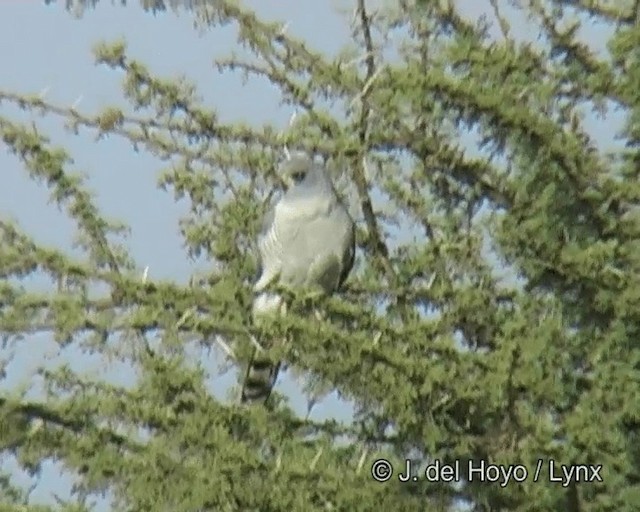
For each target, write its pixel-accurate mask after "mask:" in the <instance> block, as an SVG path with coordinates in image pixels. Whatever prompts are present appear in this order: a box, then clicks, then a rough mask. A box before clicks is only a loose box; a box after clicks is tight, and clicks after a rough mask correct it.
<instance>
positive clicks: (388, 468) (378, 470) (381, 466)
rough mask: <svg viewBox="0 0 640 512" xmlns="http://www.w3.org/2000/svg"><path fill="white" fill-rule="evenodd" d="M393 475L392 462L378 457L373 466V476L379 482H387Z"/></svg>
mask: <svg viewBox="0 0 640 512" xmlns="http://www.w3.org/2000/svg"><path fill="white" fill-rule="evenodd" d="M391 475H393V466H392V465H391V462H389V461H388V460H385V459H378V460H377V461H375V462H374V463H373V465H372V466H371V476H372V477H373V479H374V480H375V481H377V482H387V481H388V480H390V479H391Z"/></svg>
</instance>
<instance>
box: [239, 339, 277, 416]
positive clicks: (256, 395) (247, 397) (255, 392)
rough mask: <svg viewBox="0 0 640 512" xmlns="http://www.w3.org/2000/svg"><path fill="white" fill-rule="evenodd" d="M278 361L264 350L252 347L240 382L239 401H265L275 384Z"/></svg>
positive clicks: (251, 402) (247, 402) (255, 402)
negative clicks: (270, 357)
mask: <svg viewBox="0 0 640 512" xmlns="http://www.w3.org/2000/svg"><path fill="white" fill-rule="evenodd" d="M279 370H280V363H279V362H277V363H274V362H273V361H272V360H271V359H269V357H268V354H267V353H266V352H265V351H264V350H260V349H259V348H257V347H256V348H254V351H253V354H252V355H251V359H250V360H249V364H248V365H247V372H246V374H245V376H244V381H243V383H242V392H241V394H240V403H243V404H258V403H265V402H266V401H267V399H268V398H269V396H271V391H272V390H273V387H274V386H275V384H276V379H277V378H278V371H279Z"/></svg>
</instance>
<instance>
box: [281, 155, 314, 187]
mask: <svg viewBox="0 0 640 512" xmlns="http://www.w3.org/2000/svg"><path fill="white" fill-rule="evenodd" d="M313 169H314V163H313V159H312V158H311V157H310V156H309V155H307V154H305V153H295V154H292V155H291V157H290V158H288V159H287V160H285V161H284V162H282V163H281V164H280V167H279V169H278V175H279V177H280V179H281V180H282V183H283V185H284V187H285V189H286V190H289V189H291V188H293V187H295V186H296V185H300V184H301V183H303V182H304V181H305V180H307V178H309V177H310V175H311V173H312V171H313Z"/></svg>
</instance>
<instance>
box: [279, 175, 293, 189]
mask: <svg viewBox="0 0 640 512" xmlns="http://www.w3.org/2000/svg"><path fill="white" fill-rule="evenodd" d="M278 182H279V183H280V186H281V187H282V189H283V190H284V191H285V192H286V191H287V190H289V188H291V186H292V185H293V181H292V180H291V178H289V177H288V176H284V177H283V176H279V177H278Z"/></svg>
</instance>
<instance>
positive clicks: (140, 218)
mask: <svg viewBox="0 0 640 512" xmlns="http://www.w3.org/2000/svg"><path fill="white" fill-rule="evenodd" d="M115 3H116V5H115V6H114V5H112V3H111V2H109V1H107V0H103V1H102V2H101V3H100V4H99V5H98V7H97V8H96V10H88V11H86V12H85V14H84V16H83V17H82V18H81V19H75V18H74V17H73V16H72V15H71V14H70V13H68V12H66V11H65V10H64V9H63V6H62V4H59V5H55V4H53V5H49V6H45V5H44V4H43V3H42V2H36V1H24V0H22V1H21V0H5V1H3V2H0V48H2V50H0V56H1V60H2V74H1V75H0V89H1V90H3V91H12V92H24V93H42V94H44V95H45V97H46V99H47V100H48V101H51V102H53V103H56V104H59V105H63V106H70V105H72V104H75V105H76V107H77V108H78V110H80V111H82V112H87V113H95V112H97V111H99V110H100V109H102V108H103V107H106V106H108V105H114V104H116V105H125V103H124V101H123V99H122V94H121V87H120V80H121V76H120V75H119V74H118V73H116V72H114V71H112V70H109V69H107V68H105V67H96V66H95V65H94V64H93V57H92V53H91V48H92V46H93V45H94V44H95V43H96V42H98V41H100V40H106V41H113V40H115V39H117V38H122V37H123V38H125V39H126V41H127V44H128V54H129V55H130V56H131V57H132V58H136V59H139V60H141V61H142V62H144V63H146V64H147V65H148V66H149V68H150V70H151V71H152V73H154V74H157V75H160V76H179V75H185V76H187V77H188V78H189V79H190V80H191V81H193V82H194V83H195V84H197V86H198V90H199V94H200V95H201V96H202V97H203V100H204V103H205V104H206V105H208V106H210V107H213V108H216V109H217V110H218V113H219V116H220V120H221V121H243V122H247V123H256V124H262V123H267V122H272V123H275V124H276V125H279V126H282V127H284V126H285V125H286V123H287V120H288V119H289V117H290V115H291V113H292V111H291V109H290V108H286V107H282V106H281V105H280V104H279V95H278V93H277V91H276V90H275V88H274V87H273V86H271V85H270V84H268V83H266V82H264V81H260V80H252V81H249V83H248V84H246V85H243V84H242V81H241V79H240V77H238V76H234V75H229V74H226V75H219V74H217V72H216V71H215V69H214V67H213V66H212V63H213V59H214V58H215V57H217V56H223V55H227V54H229V53H230V51H232V50H233V49H234V48H235V46H236V41H235V37H234V30H233V28H232V27H225V28H222V29H215V30H214V31H207V32H198V31H196V30H194V28H193V20H192V17H191V15H190V14H189V13H186V12H181V13H180V14H179V15H176V14H174V13H172V12H168V13H161V14H158V15H156V16H152V15H151V14H148V13H144V11H142V9H141V8H140V7H138V5H137V3H136V2H131V5H130V6H128V7H127V8H122V7H120V6H119V5H118V4H119V2H115ZM247 4H248V5H250V6H252V7H254V8H256V9H257V11H258V12H259V13H260V14H261V15H262V16H263V17H266V18H268V19H272V20H281V21H283V22H288V23H289V25H288V31H289V32H290V33H292V34H295V35H298V36H302V37H304V38H306V40H307V41H308V43H309V45H310V46H312V47H314V48H316V49H320V50H322V51H324V52H326V53H328V54H334V53H335V52H337V51H338V49H339V48H340V47H341V46H342V45H343V44H344V43H345V42H346V41H347V40H348V21H349V18H350V16H349V15H346V16H343V15H342V14H340V13H339V12H338V11H337V10H336V9H342V10H343V11H347V12H350V11H352V9H353V4H354V2H350V1H346V0H343V1H340V2H337V1H333V2H311V1H309V2H304V1H297V0H285V1H277V0H254V1H253V2H247ZM462 4H464V5H465V11H464V12H465V14H466V15H468V16H469V17H471V18H475V19H477V17H478V16H479V15H480V14H481V13H491V8H490V6H489V5H488V2H485V1H474V2H462V3H461V5H462ZM510 12H511V16H512V19H513V21H514V27H513V33H514V34H516V35H517V38H518V39H534V38H535V35H536V32H535V30H534V28H533V27H531V26H529V25H527V22H526V20H525V19H524V18H522V17H521V16H515V17H514V14H513V12H512V11H510ZM490 17H491V15H490ZM493 33H494V34H496V36H497V34H498V32H497V31H494V32H493ZM584 34H585V37H586V38H588V40H589V41H590V43H592V44H593V45H594V47H597V48H598V49H599V50H603V48H604V44H603V41H604V40H605V39H606V37H608V31H607V30H604V28H603V27H598V26H592V25H591V26H587V27H586V29H585V31H584ZM0 108H1V109H2V110H1V113H2V115H10V116H12V117H15V118H16V119H22V120H31V119H34V120H35V121H36V122H37V124H38V127H39V129H40V131H41V132H42V133H46V134H47V135H48V136H50V137H51V139H52V141H53V142H54V143H59V144H61V145H63V146H64V147H65V148H66V149H67V150H68V151H69V152H70V154H71V155H72V157H73V158H74V161H75V164H74V166H73V168H74V170H81V171H83V172H84V173H86V175H87V178H88V180H89V183H90V186H91V189H92V190H93V191H94V192H95V194H96V197H97V202H98V205H99V206H100V208H101V209H102V211H103V212H104V213H105V214H106V215H107V216H109V217H111V218H115V219H120V220H123V221H125V222H126V223H127V224H128V225H129V226H130V227H131V235H130V237H129V238H128V245H129V247H130V249H131V251H132V254H133V255H134V257H135V258H136V260H137V262H138V264H139V265H140V266H141V267H144V266H149V276H150V278H163V279H172V280H176V281H178V282H185V281H186V280H187V278H188V276H189V274H190V273H191V272H192V271H193V269H194V263H193V262H190V261H189V260H188V259H187V258H186V257H185V253H184V251H183V250H182V248H181V240H180V237H179V231H178V224H177V221H178V218H179V216H180V215H181V214H182V213H183V212H184V211H185V209H186V208H185V207H186V205H185V204H181V203H178V204H176V203H175V202H174V199H173V197H172V195H171V193H166V192H163V191H161V190H159V189H157V187H156V179H157V176H158V173H159V171H160V170H161V169H162V165H163V164H162V163H161V162H160V161H158V160H156V159H155V158H153V157H151V156H149V155H147V154H145V153H144V152H141V153H134V152H133V151H132V150H131V146H130V144H128V143H127V142H126V141H124V140H122V139H117V138H113V137H111V138H108V139H104V140H101V141H99V142H96V141H95V140H94V137H93V134H91V133H89V132H81V135H80V136H73V135H70V134H68V133H66V132H65V131H64V129H63V121H62V120H61V119H55V118H36V117H35V116H32V115H30V114H28V115H25V114H23V113H20V112H18V111H17V110H16V109H14V108H13V107H12V106H10V105H7V104H6V103H3V104H2V106H1V107H0ZM588 124H589V126H590V131H592V133H594V134H595V135H597V137H598V139H599V140H600V142H601V143H603V144H604V145H609V144H611V141H612V134H613V132H614V130H611V126H610V125H609V127H608V128H606V129H603V128H602V125H603V123H602V121H601V120H598V119H596V118H595V117H593V116H591V117H590V118H589V123H588ZM0 169H2V178H1V182H0V183H1V185H0V216H2V217H7V216H9V217H10V218H13V219H15V220H16V221H18V222H19V224H20V226H21V227H22V228H23V229H24V230H25V231H26V232H27V233H29V234H30V235H31V236H33V237H34V238H35V239H36V240H37V241H39V242H40V243H42V244H45V245H52V246H57V247H63V248H65V249H66V250H68V251H70V252H74V251H73V249H72V247H71V245H72V238H73V227H72V224H71V223H70V222H69V221H68V220H67V219H66V217H65V216H64V214H63V213H61V212H59V211H58V209H57V208H56V207H55V206H53V205H51V204H48V193H47V191H46V189H45V188H44V187H43V186H41V185H38V184H36V183H34V182H32V181H30V180H29V179H28V178H27V175H26V173H25V172H24V170H23V169H22V168H21V166H20V164H19V162H18V161H17V160H16V159H15V158H14V157H13V156H11V155H8V154H7V153H6V152H5V151H0ZM199 265H201V263H199ZM32 285H33V286H40V287H42V286H46V282H44V281H42V280H38V279H34V280H33V281H32ZM10 355H11V356H12V357H13V359H12V360H11V363H10V365H9V366H8V369H7V378H6V379H5V381H4V383H0V386H2V387H4V388H7V387H12V388H15V387H16V386H25V387H28V386H30V385H32V384H33V383H34V382H35V383H36V386H35V387H34V388H33V389H32V391H31V392H30V396H37V395H38V392H37V390H38V386H37V382H36V381H34V380H33V379H31V377H30V375H31V374H32V372H33V371H34V370H35V368H36V367H37V366H38V365H41V364H43V363H44V362H45V361H49V362H48V363H47V364H51V365H55V364H57V363H59V362H62V361H68V362H69V363H70V364H71V365H72V366H73V367H74V368H76V369H78V370H84V371H87V372H89V373H100V374H102V375H104V376H105V377H106V378H108V379H109V380H114V381H116V382H121V383H127V382H132V380H133V374H132V373H131V371H129V370H128V369H127V368H125V367H122V366H119V365H117V364H115V363H112V364H105V363H104V361H102V360H100V359H99V358H97V357H89V356H83V355H81V354H80V353H79V352H78V351H77V349H75V348H73V347H72V348H71V349H68V350H65V351H64V352H62V353H60V352H59V350H58V347H57V346H56V345H55V344H54V343H53V342H52V340H50V339H49V337H48V336H46V335H38V336H33V337H30V338H28V339H26V340H23V341H21V342H20V344H19V345H16V346H12V347H8V348H7V349H5V350H4V351H2V350H1V349H0V358H7V357H8V356H10ZM198 357H200V355H198ZM203 357H204V356H203ZM208 357H209V361H208V364H209V366H211V367H212V368H213V369H215V364H216V362H215V357H214V356H208ZM235 380H236V376H235V374H234V373H229V374H227V375H224V376H222V377H219V378H217V379H214V380H213V381H212V389H213V391H214V392H215V393H216V394H217V395H219V396H221V397H225V396H226V395H225V393H226V390H228V388H229V386H230V384H232V383H234V382H235ZM279 387H280V389H283V390H286V391H287V392H288V393H290V394H291V395H292V396H294V397H296V398H295V399H294V404H296V405H297V406H298V407H300V408H303V402H302V400H301V399H300V396H299V393H296V387H297V384H295V383H294V382H292V381H291V380H290V379H287V378H285V379H281V381H280V384H279ZM349 414H350V408H349V407H347V406H345V405H344V404H341V403H340V402H338V401H337V400H336V399H329V400H327V401H326V402H325V403H323V404H322V405H321V406H318V407H317V409H315V410H314V416H317V417H326V416H338V417H341V418H344V417H348V416H349ZM6 467H13V466H12V464H9V465H8V466H6ZM57 473H58V470H57V469H56V468H55V467H54V466H52V465H49V466H48V467H47V468H46V470H45V473H44V474H43V478H42V482H41V483H40V484H39V485H38V486H37V488H36V489H35V490H34V492H33V494H32V496H33V498H34V500H35V501H39V502H42V501H47V500H49V499H50V496H51V493H53V492H55V493H58V494H61V495H62V496H65V495H66V493H67V492H68V490H69V480H68V479H66V478H61V477H58V476H57ZM19 481H21V482H24V483H27V482H28V480H27V479H26V477H20V478H19ZM104 506H105V505H104V504H103V507H104ZM103 507H101V508H103Z"/></svg>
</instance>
